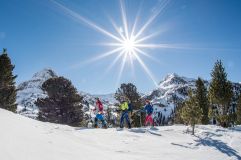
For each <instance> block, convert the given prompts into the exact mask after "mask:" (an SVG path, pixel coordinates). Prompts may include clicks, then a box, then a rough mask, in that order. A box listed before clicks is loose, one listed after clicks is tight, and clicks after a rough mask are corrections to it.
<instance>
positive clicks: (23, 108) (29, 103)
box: [17, 68, 57, 118]
mask: <svg viewBox="0 0 241 160" xmlns="http://www.w3.org/2000/svg"><path fill="white" fill-rule="evenodd" d="M53 77H57V75H56V73H55V72H54V71H53V70H52V69H49V68H48V69H43V70H41V71H39V72H37V73H35V74H34V75H33V77H32V79H30V80H28V81H25V82H23V83H21V84H19V85H18V87H17V88H18V92H17V103H18V113H20V114H22V115H25V116H28V117H32V118H35V117H36V116H37V113H38V107H37V106H36V105H35V101H36V100H37V99H38V98H44V97H46V96H47V95H46V93H44V92H43V90H42V88H41V87H42V84H43V83H44V82H45V81H46V80H48V79H50V78H53Z"/></svg>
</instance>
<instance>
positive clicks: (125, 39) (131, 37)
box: [50, 0, 172, 85]
mask: <svg viewBox="0 0 241 160" xmlns="http://www.w3.org/2000/svg"><path fill="white" fill-rule="evenodd" d="M50 1H51V2H52V3H53V4H54V5H55V6H56V7H57V8H58V9H60V10H61V11H62V12H63V13H64V14H65V15H67V16H69V17H71V18H73V19H74V20H75V21H77V22H79V23H81V24H83V23H84V24H85V25H88V26H89V27H91V28H92V29H94V30H96V31H98V32H99V33H102V34H103V35H105V36H108V37H109V38H111V39H112V42H109V43H102V44H101V45H103V46H111V47H112V48H113V49H112V50H110V51H108V52H106V53H99V55H98V56H97V57H95V58H92V59H90V60H88V63H92V62H94V61H97V60H101V59H104V58H106V57H109V56H113V55H115V58H114V60H113V61H112V63H111V64H110V65H109V67H108V68H107V69H106V72H108V71H110V70H111V69H112V68H113V67H114V66H115V65H117V64H120V66H119V67H120V70H119V72H118V77H117V83H118V84H119V82H120V80H121V77H122V74H123V71H124V68H125V67H126V65H127V63H129V64H130V66H131V67H130V68H131V70H132V72H134V67H135V63H139V65H140V66H141V67H142V69H143V70H144V71H145V73H146V74H147V75H148V76H149V78H150V79H151V80H152V81H153V83H154V84H155V85H157V82H156V80H155V78H154V76H153V74H152V73H151V71H150V69H149V68H148V66H147V65H146V64H145V62H144V60H143V59H142V58H141V56H145V57H146V58H149V59H150V60H153V61H157V60H156V59H155V58H154V57H152V56H151V55H150V54H149V53H147V52H145V51H144V49H145V48H172V46H171V45H168V44H150V43H147V40H149V39H151V38H153V37H155V36H157V35H158V33H159V32H156V33H152V34H149V35H145V36H143V35H144V34H143V33H144V32H145V31H146V30H147V29H148V27H149V26H150V25H151V24H152V23H153V21H154V20H155V19H156V18H157V17H158V15H160V14H161V13H163V11H164V9H165V8H166V6H167V4H168V3H169V0H162V1H161V3H159V6H158V9H156V10H155V11H154V12H153V13H152V15H150V17H149V18H148V20H147V21H146V22H145V23H144V24H143V25H142V26H141V27H138V22H139V21H140V20H141V19H140V14H141V7H142V5H143V4H142V3H144V2H143V1H142V2H140V6H139V8H138V10H137V13H136V17H135V20H134V21H133V24H132V25H131V24H129V23H128V22H129V21H128V15H127V10H126V5H125V0H119V4H120V5H119V6H120V15H121V21H122V25H121V26H119V25H117V24H116V22H115V21H114V20H113V19H112V18H111V17H110V16H109V17H108V18H109V20H110V23H111V24H112V27H113V28H114V30H115V31H116V33H112V32H110V31H108V30H106V29H104V28H102V27H100V26H99V25H97V24H96V23H94V22H93V21H91V20H89V19H87V18H85V17H83V16H81V15H80V14H78V13H77V12H75V11H73V10H71V9H70V8H67V7H66V6H64V5H63V4H60V3H59V2H57V1H55V0H50ZM138 28H139V29H138ZM118 62H120V63H118Z"/></svg>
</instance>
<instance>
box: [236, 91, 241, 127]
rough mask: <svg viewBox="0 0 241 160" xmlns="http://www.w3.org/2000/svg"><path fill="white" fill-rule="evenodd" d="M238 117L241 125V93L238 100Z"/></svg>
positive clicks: (238, 122)
mask: <svg viewBox="0 0 241 160" xmlns="http://www.w3.org/2000/svg"><path fill="white" fill-rule="evenodd" d="M236 115H237V124H239V125H241V93H240V95H239V99H238V104H237V111H236Z"/></svg>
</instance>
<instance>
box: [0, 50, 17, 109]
mask: <svg viewBox="0 0 241 160" xmlns="http://www.w3.org/2000/svg"><path fill="white" fill-rule="evenodd" d="M13 70H14V65H12V63H11V59H10V58H9V57H8V54H7V50H6V49H3V53H2V54H1V55H0V108H4V109H7V110H9V111H12V112H16V109H17V104H16V95H17V91H16V87H15V79H16V78H17V76H14V75H13Z"/></svg>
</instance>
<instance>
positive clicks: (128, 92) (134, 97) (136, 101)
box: [115, 83, 144, 127]
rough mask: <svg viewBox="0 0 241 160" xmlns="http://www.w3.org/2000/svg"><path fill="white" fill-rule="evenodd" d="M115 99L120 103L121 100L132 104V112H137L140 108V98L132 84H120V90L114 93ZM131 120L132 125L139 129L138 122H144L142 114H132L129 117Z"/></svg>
mask: <svg viewBox="0 0 241 160" xmlns="http://www.w3.org/2000/svg"><path fill="white" fill-rule="evenodd" d="M115 98H116V100H117V101H119V102H120V103H121V102H122V101H123V100H128V101H129V102H130V103H131V104H132V107H133V109H134V110H138V109H140V108H141V106H142V101H141V96H140V94H139V93H138V91H137V88H136V86H135V85H134V84H132V83H128V84H125V83H123V84H121V86H120V88H118V89H117V91H116V93H115ZM131 119H132V125H133V126H134V127H140V126H141V124H140V122H143V121H144V114H141V115H137V114H133V115H132V116H131ZM140 119H141V120H140Z"/></svg>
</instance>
